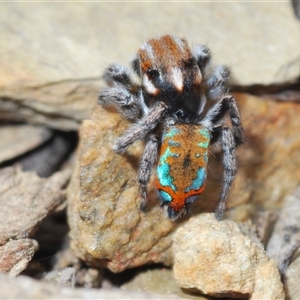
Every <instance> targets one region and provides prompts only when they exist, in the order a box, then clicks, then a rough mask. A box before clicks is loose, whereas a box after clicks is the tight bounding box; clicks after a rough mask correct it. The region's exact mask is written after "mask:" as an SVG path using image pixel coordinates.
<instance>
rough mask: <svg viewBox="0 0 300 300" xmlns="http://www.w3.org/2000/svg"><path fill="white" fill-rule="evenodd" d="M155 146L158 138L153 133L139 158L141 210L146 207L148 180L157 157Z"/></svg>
mask: <svg viewBox="0 0 300 300" xmlns="http://www.w3.org/2000/svg"><path fill="white" fill-rule="evenodd" d="M157 148H158V140H157V137H156V136H155V135H154V134H151V135H150V136H149V139H148V141H147V142H146V146H145V150H144V154H143V156H142V159H141V163H140V169H139V174H138V180H139V184H140V195H141V205H140V208H141V210H143V211H144V210H145V209H146V208H147V185H148V183H149V180H150V176H151V171H152V168H153V165H154V163H155V162H156V159H157Z"/></svg>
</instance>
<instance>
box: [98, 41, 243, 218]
mask: <svg viewBox="0 0 300 300" xmlns="http://www.w3.org/2000/svg"><path fill="white" fill-rule="evenodd" d="M209 61H210V53H209V50H208V48H207V47H206V46H197V47H196V48H195V49H194V51H193V52H192V51H191V50H190V48H189V46H188V44H187V41H186V40H185V39H184V38H179V37H177V36H172V35H165V36H162V37H160V38H156V39H150V40H148V41H147V42H145V43H144V44H143V45H142V47H141V48H140V49H139V50H138V53H137V56H136V58H135V59H134V61H133V69H134V70H135V72H136V73H137V74H138V75H139V76H140V77H141V80H142V83H141V85H139V84H137V83H135V82H134V81H133V80H132V79H131V74H130V71H129V70H127V69H125V68H124V67H122V66H120V65H117V64H113V65H111V66H109V67H108V68H107V70H106V71H105V74H104V79H105V81H106V82H107V84H108V86H109V87H108V88H106V89H104V90H103V91H102V92H101V94H100V96H99V103H100V104H101V105H103V106H104V107H105V106H109V105H112V106H114V107H116V108H117V109H118V110H119V111H120V112H121V113H122V114H123V115H124V117H125V118H128V119H131V120H133V121H134V123H133V124H132V125H131V126H130V127H129V129H128V130H126V131H125V132H124V134H123V135H122V136H121V137H120V138H118V139H117V140H116V143H115V145H114V147H113V149H114V150H115V151H116V152H118V153H124V151H125V150H126V149H127V148H128V147H129V146H130V145H131V144H132V143H134V142H135V141H136V140H139V139H145V140H146V145H145V150H144V154H143V156H142V158H141V163H140V169H139V173H138V181H139V185H140V194H141V208H145V207H146V204H147V184H148V182H149V178H150V175H151V171H152V168H153V165H154V164H155V162H156V160H157V159H158V163H157V176H156V186H157V189H158V192H159V195H160V198H161V205H162V206H166V210H167V214H168V217H169V218H172V219H175V218H177V217H178V216H180V215H181V214H182V213H185V212H186V211H187V210H188V209H189V206H190V204H191V203H192V202H193V201H194V200H195V198H197V196H198V195H199V194H201V193H202V192H203V191H204V188H205V181H206V176H207V161H208V147H209V145H211V144H213V143H215V142H220V144H221V145H222V149H223V165H224V174H223V177H224V183H223V187H222V190H221V193H220V196H219V203H218V206H217V209H216V212H215V216H216V218H217V219H218V220H221V219H222V218H223V213H224V210H225V203H226V198H227V194H228V192H229V190H230V187H231V185H232V182H233V180H234V177H235V174H236V171H237V163H236V155H235V151H236V147H237V146H238V145H240V144H241V143H243V140H244V137H243V130H242V126H241V120H240V114H239V111H238V108H237V105H236V101H235V98H234V97H233V96H230V95H227V93H226V92H227V82H228V78H229V71H228V70H227V69H226V68H225V67H217V68H215V69H214V70H213V72H212V74H211V75H210V76H209V75H208V71H207V69H208V68H207V67H208V64H209ZM207 100H208V101H210V102H211V101H215V102H216V103H214V105H213V106H212V107H211V108H210V109H208V110H207V111H206V112H204V108H205V104H206V101H207ZM227 114H228V115H229V117H230V120H231V124H232V126H231V128H229V127H227V126H226V125H225V123H224V119H225V116H226V115H227Z"/></svg>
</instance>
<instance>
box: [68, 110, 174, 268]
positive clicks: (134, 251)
mask: <svg viewBox="0 0 300 300" xmlns="http://www.w3.org/2000/svg"><path fill="white" fill-rule="evenodd" d="M95 116H97V119H94V120H87V121H84V122H83V125H82V129H81V131H80V149H79V160H80V165H79V170H76V172H74V176H73V178H72V181H71V183H70V186H69V188H68V199H69V206H68V210H69V212H68V216H69V224H70V227H71V233H70V234H71V238H72V247H73V249H74V250H75V253H76V254H77V255H78V256H79V257H81V258H82V259H83V260H85V261H87V262H89V263H90V264H93V265H96V266H97V265H98V266H106V267H108V268H109V269H110V270H112V271H113V272H120V271H122V270H124V269H126V268H132V267H136V266H140V265H143V264H146V263H150V262H156V263H159V262H160V263H165V264H167V265H170V263H171V255H170V253H171V250H170V246H171V243H172V240H171V237H170V233H171V231H172V229H173V227H174V223H173V222H172V221H171V220H168V219H167V218H166V217H165V214H164V212H163V211H162V210H161V208H160V207H159V205H157V202H156V199H157V197H156V191H155V190H154V189H153V188H152V189H151V190H150V191H149V199H150V201H149V211H148V212H147V213H142V212H141V211H140V209H139V194H138V186H137V180H136V168H137V166H138V163H139V157H140V155H141V153H142V147H141V146H142V145H141V143H137V144H136V145H134V146H133V147H131V149H130V151H129V152H128V154H127V156H120V155H116V154H115V153H114V151H113V150H112V149H111V147H112V143H113V141H114V139H115V138H116V136H118V135H120V133H121V132H122V131H123V130H124V128H125V126H127V122H126V121H124V120H122V119H121V117H120V116H119V115H118V114H116V113H115V114H111V115H107V112H105V111H104V110H102V109H101V108H98V111H97V112H96V113H95ZM79 174H80V175H79ZM79 187H80V189H79Z"/></svg>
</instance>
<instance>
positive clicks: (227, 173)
mask: <svg viewBox="0 0 300 300" xmlns="http://www.w3.org/2000/svg"><path fill="white" fill-rule="evenodd" d="M221 144H222V148H223V167H224V171H223V188H222V191H221V193H220V196H219V203H218V206H217V209H216V212H215V216H216V219H217V220H218V221H221V220H222V219H223V214H224V211H225V208H226V200H227V196H228V192H229V190H230V188H231V185H232V182H233V180H234V177H235V175H236V172H237V162H236V155H235V150H236V146H235V141H234V136H233V134H232V132H231V130H230V129H229V128H228V127H224V128H222V129H221Z"/></svg>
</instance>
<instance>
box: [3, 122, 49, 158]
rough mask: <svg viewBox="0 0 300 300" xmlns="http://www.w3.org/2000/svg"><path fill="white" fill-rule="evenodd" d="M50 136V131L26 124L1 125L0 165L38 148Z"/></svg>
mask: <svg viewBox="0 0 300 300" xmlns="http://www.w3.org/2000/svg"><path fill="white" fill-rule="evenodd" d="M51 135H52V132H51V130H49V129H47V128H43V127H37V126H31V125H26V124H22V125H2V126H1V127H0V140H1V149H0V163H3V162H4V161H7V160H10V159H13V158H15V157H16V156H19V155H21V154H24V153H26V152H28V151H30V150H32V149H34V148H36V147H38V146H40V145H41V144H43V143H44V142H46V141H47V140H49V139H50V137H51ZM16 145H18V147H16Z"/></svg>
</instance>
